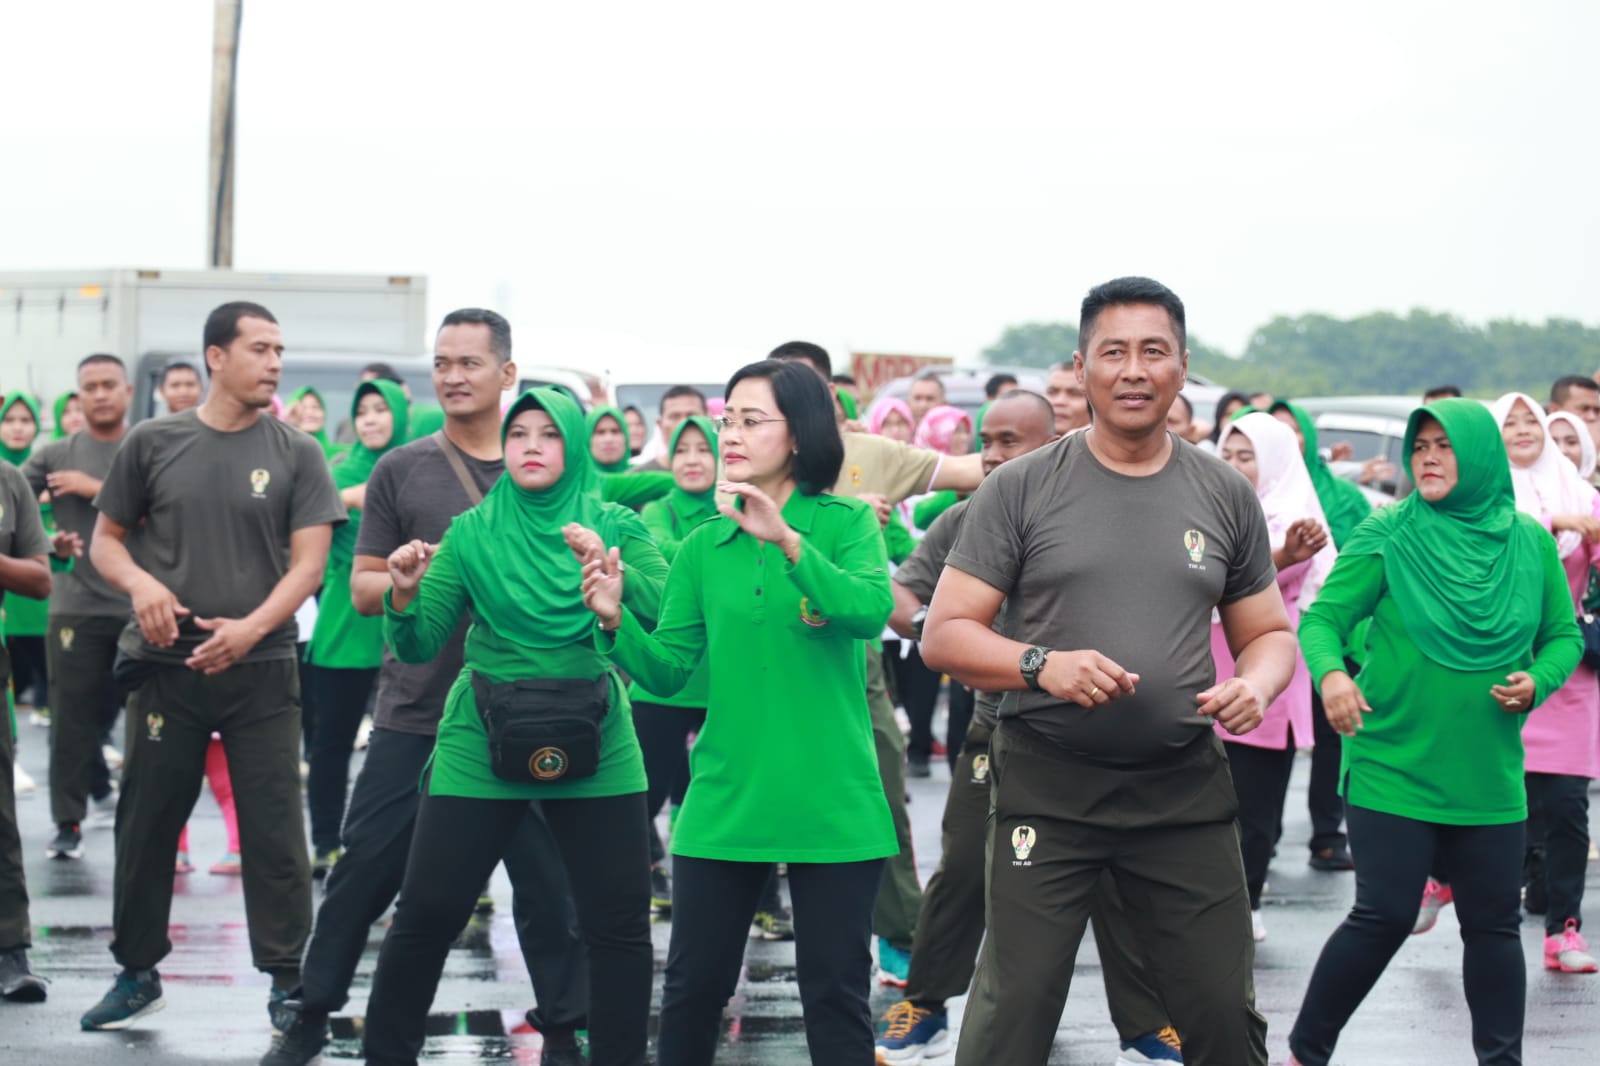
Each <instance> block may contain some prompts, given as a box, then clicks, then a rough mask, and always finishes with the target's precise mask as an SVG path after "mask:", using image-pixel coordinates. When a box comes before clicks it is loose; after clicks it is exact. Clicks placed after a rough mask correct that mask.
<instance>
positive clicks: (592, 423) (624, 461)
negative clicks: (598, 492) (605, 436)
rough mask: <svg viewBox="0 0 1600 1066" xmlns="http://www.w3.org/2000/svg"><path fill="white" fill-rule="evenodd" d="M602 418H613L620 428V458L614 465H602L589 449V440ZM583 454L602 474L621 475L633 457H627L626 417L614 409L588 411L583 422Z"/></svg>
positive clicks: (605, 408) (600, 408)
mask: <svg viewBox="0 0 1600 1066" xmlns="http://www.w3.org/2000/svg"><path fill="white" fill-rule="evenodd" d="M602 418H615V419H616V420H617V425H619V426H621V427H622V458H621V459H618V460H617V461H616V462H614V463H602V462H601V461H600V460H598V459H596V458H595V457H594V451H593V450H592V449H591V448H590V447H589V442H590V440H592V439H593V437H594V431H595V429H596V428H597V427H598V426H599V425H600V420H601V419H602ZM583 427H584V434H583V453H584V454H585V455H587V456H588V457H589V462H590V464H592V465H593V466H594V468H595V469H596V470H598V471H600V472H601V473H602V474H621V473H625V472H626V471H627V469H628V466H629V464H630V461H631V460H632V458H633V456H631V455H629V454H628V453H629V450H630V449H629V448H628V416H627V415H625V414H623V413H622V411H621V410H620V409H618V408H616V407H595V408H592V409H591V410H590V411H589V416H588V417H587V418H585V419H584V420H583Z"/></svg>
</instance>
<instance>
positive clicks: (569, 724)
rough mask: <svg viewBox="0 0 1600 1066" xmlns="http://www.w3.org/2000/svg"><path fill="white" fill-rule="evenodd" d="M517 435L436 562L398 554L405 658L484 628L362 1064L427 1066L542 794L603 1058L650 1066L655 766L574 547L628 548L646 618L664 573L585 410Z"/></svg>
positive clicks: (547, 418) (417, 841) (379, 982)
mask: <svg viewBox="0 0 1600 1066" xmlns="http://www.w3.org/2000/svg"><path fill="white" fill-rule="evenodd" d="M502 434H503V437H504V442H505V457H506V471H505V473H504V474H502V475H501V477H500V480H499V481H498V482H496V483H495V486H494V488H493V489H491V490H490V492H489V495H488V496H486V497H485V498H484V500H483V502H482V503H480V504H479V505H478V506H477V507H475V508H473V509H472V510H471V511H468V512H466V513H464V514H462V515H460V516H458V517H457V518H456V519H455V520H454V521H453V522H452V523H451V525H450V529H449V531H448V532H447V533H446V534H445V536H444V538H443V540H442V541H441V543H440V544H439V545H438V546H437V548H435V547H433V546H431V545H426V544H422V543H421V542H417V541H413V542H412V543H411V544H409V545H405V546H403V547H401V548H399V549H398V550H396V551H395V553H394V554H393V555H391V556H390V557H389V572H390V575H391V577H392V578H393V581H394V587H393V589H392V590H391V591H390V593H389V594H388V596H387V603H386V612H385V618H386V625H385V631H386V636H387V638H388V641H389V644H390V647H391V648H392V649H393V650H394V654H395V656H396V658H398V659H400V660H402V661H404V662H426V661H428V660H429V659H431V658H433V656H434V655H436V654H437V653H438V651H439V649H440V648H441V647H443V646H444V643H445V642H446V641H447V640H448V639H449V636H450V633H451V631H452V630H454V628H455V626H456V622H457V620H458V619H459V618H460V616H461V613H462V612H463V611H466V612H467V614H468V616H469V617H470V618H471V620H472V627H471V628H470V629H469V630H468V631H467V644H466V668H465V669H464V670H462V672H461V676H460V677H459V678H457V680H456V683H455V685H454V687H452V689H451V690H450V695H449V697H448V698H447V701H446V704H445V710H444V717H443V719H442V720H441V721H440V723H439V738H438V742H437V744H436V746H435V748H434V754H433V761H432V764H431V768H430V773H429V775H428V779H427V784H426V786H425V788H426V795H425V796H424V797H423V800H422V806H421V809H420V811H419V812H418V815H417V826H416V831H415V835H414V836H413V837H412V843H411V855H410V858H409V860H408V862H407V866H406V876H405V882H404V885H403V887H402V888H401V890H400V900H399V903H398V904H397V907H396V911H395V920H394V925H393V927H392V928H391V929H390V931H389V935H388V937H387V938H386V939H385V940H384V944H383V950H382V952H381V954H380V955H379V958H378V969H377V973H376V975H375V977H374V979H373V985H372V996H371V1000H370V1002H369V1004H368V1007H367V1031H366V1055H367V1061H368V1062H370V1063H384V1064H398V1063H404V1064H408V1066H409V1064H412V1063H415V1062H416V1061H417V1054H418V1052H419V1051H420V1050H421V1047H422V1042H423V1027H424V1023H425V1021H426V1018H427V1013H428V1008H429V1005H430V1004H431V1003H432V1001H433V993H434V990H435V989H436V987H437V985H438V981H439V974H440V971H441V970H442V968H443V965H444V959H445V955H446V953H447V952H448V951H449V948H450V942H451V940H452V938H454V936H455V935H456V933H457V932H459V931H460V929H461V927H462V926H463V925H464V924H466V921H467V918H468V916H469V915H470V914H471V912H472V908H473V905H474V904H475V903H476V902H477V899H478V890H479V889H480V888H481V887H482V886H483V883H484V881H485V879H486V878H487V877H488V876H489V873H490V871H491V870H493V868H494V865H495V863H497V862H498V861H499V860H500V856H501V853H502V852H503V851H504V849H505V844H506V841H507V840H508V839H509V838H510V837H511V835H512V834H513V832H514V831H515V830H516V827H517V826H518V824H520V822H521V821H522V819H523V818H524V817H525V816H526V814H527V808H528V801H529V800H534V799H537V800H541V801H543V808H544V814H545V818H546V820H547V821H548V822H549V824H550V829H551V831H552V833H553V834H554V835H555V838H556V841H557V844H558V845H559V846H560V848H561V852H562V856H563V858H564V859H565V862H566V867H567V873H568V876H569V877H570V879H571V882H572V888H573V897H574V899H575V901H576V903H577V909H578V921H579V925H580V927H581V929H582V933H583V940H584V943H585V945H586V946H587V948H588V951H589V961H590V997H591V998H590V1003H591V1007H590V1012H589V1029H590V1034H591V1037H590V1049H591V1061H592V1062H593V1063H594V1064H595V1066H640V1064H642V1063H643V1062H644V1061H645V1045H646V1028H647V1024H648V1021H649V1012H650V980H651V965H652V964H651V952H650V928H649V908H650V884H649V875H648V869H649V849H648V845H647V843H646V838H645V828H646V824H645V813H644V804H645V800H644V795H645V774H644V763H643V760H642V759H641V758H640V754H639V744H638V741H637V740H635V738H634V733H633V724H632V721H631V718H630V716H629V713H628V700H627V696H626V694H625V693H624V692H623V690H622V688H621V685H620V684H619V682H618V681H617V679H616V676H615V674H614V673H613V672H612V671H611V669H610V667H609V664H608V663H607V661H606V659H605V658H604V657H603V656H602V655H600V654H599V653H598V652H597V651H596V650H595V647H594V638H593V630H594V620H593V617H592V616H591V615H590V614H589V612H588V611H587V610H586V609H585V607H584V605H583V599H582V594H581V591H580V584H581V565H580V563H579V561H578V558H577V557H576V555H575V551H579V550H581V551H584V552H592V553H593V554H595V555H598V554H599V545H600V544H601V543H604V544H606V545H611V546H614V547H615V548H616V549H620V555H621V558H622V560H623V561H624V562H625V563H626V565H627V568H628V570H629V575H628V577H629V580H628V586H629V588H628V596H627V602H628V607H629V609H630V610H632V611H635V612H637V613H638V614H639V615H641V616H642V617H644V618H646V619H650V620H653V619H654V617H655V615H656V610H657V605H658V603H659V601H660V588H661V582H662V581H663V579H664V578H665V576H666V569H667V568H666V564H665V562H664V561H663V560H662V558H661V553H660V552H659V551H657V550H656V547H655V545H654V544H653V543H652V542H651V540H650V536H649V533H648V532H647V531H646V530H645V528H644V525H643V523H641V522H640V521H639V519H638V517H637V516H635V515H634V514H632V513H631V512H629V511H628V510H626V509H625V508H622V507H618V506H616V505H613V504H606V503H603V502H601V499H600V491H599V487H598V485H597V481H596V474H595V471H594V468H593V466H592V464H591V463H590V462H589V461H588V457H587V454H586V452H587V446H588V441H587V436H586V434H585V433H584V426H583V415H582V414H581V413H580V412H579V410H578V406H577V404H575V403H574V402H573V401H571V400H570V399H568V398H566V397H565V396H563V395H561V394H560V393H558V392H556V391H554V390H552V389H533V390H530V391H528V392H526V393H524V394H523V395H522V397H521V399H519V400H518V401H517V402H516V403H515V404H513V405H512V407H511V409H510V410H509V411H508V412H507V413H506V418H505V422H504V424H503V429H502ZM602 714H603V717H601V715H602ZM596 718H599V721H598V723H597V722H596V721H595V719H596ZM491 734H493V739H491Z"/></svg>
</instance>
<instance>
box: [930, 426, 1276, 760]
mask: <svg viewBox="0 0 1600 1066" xmlns="http://www.w3.org/2000/svg"><path fill="white" fill-rule="evenodd" d="M1172 441H1173V448H1172V456H1171V458H1170V459H1169V460H1168V461H1167V463H1166V465H1165V466H1163V467H1162V468H1161V469H1160V470H1158V471H1157V472H1156V473H1154V474H1150V475H1148V476H1144V477H1132V476H1129V475H1126V474H1121V473H1118V472H1116V471H1114V470H1111V469H1109V468H1108V467H1106V466H1104V465H1102V464H1101V462H1100V461H1099V460H1098V459H1096V458H1095V457H1094V454H1093V453H1092V452H1091V451H1090V450H1089V446H1088V442H1087V440H1086V439H1085V436H1084V434H1082V433H1074V434H1073V435H1071V436H1069V437H1065V438H1063V439H1061V440H1059V441H1056V442H1055V443H1053V444H1047V445H1045V446H1044V447H1043V448H1040V449H1039V450H1038V451H1034V452H1029V453H1028V454H1027V455H1024V456H1020V457H1019V458H1016V459H1013V460H1011V461H1010V462H1008V463H1006V464H1005V465H1004V466H1002V467H1000V468H999V469H998V470H996V471H995V472H994V473H992V474H990V475H989V476H988V477H987V478H985V479H984V482H983V485H982V486H981V487H980V488H979V489H978V491H977V492H976V493H975V494H974V495H973V496H972V500H971V502H970V503H969V504H968V506H967V508H966V514H965V516H964V519H963V522H962V528H961V535H960V537H959V538H958V539H957V541H956V546H955V548H954V549H953V550H952V551H951V552H950V555H949V565H950V566H953V567H955V568H956V569H958V570H961V571H963V572H965V573H968V574H971V575H972V576H973V577H976V578H978V579H979V580H980V581H983V582H984V583H986V584H988V585H990V586H991V587H993V588H995V589H998V590H999V591H1000V592H1002V593H1004V594H1005V596H1006V599H1007V601H1008V607H1009V611H1010V613H1009V620H1008V623H1007V626H1008V628H1009V629H1010V635H1011V636H1013V637H1015V638H1016V639H1017V640H1020V641H1024V642H1026V643H1028V644H1033V645H1042V646H1044V647H1046V648H1053V649H1060V650H1083V649H1093V650H1095V651H1098V652H1100V653H1101V654H1102V655H1105V656H1107V657H1108V658H1110V659H1111V660H1112V661H1114V662H1116V663H1117V664H1118V665H1119V666H1121V667H1122V668H1123V669H1125V670H1127V671H1128V672H1130V673H1134V674H1138V675H1139V683H1138V686H1137V689H1136V691H1135V692H1134V693H1132V694H1131V695H1124V696H1122V697H1121V698H1119V699H1117V700H1116V701H1115V702H1113V703H1110V704H1105V705H1101V706H1099V707H1095V708H1092V709H1091V708H1086V707H1081V706H1079V705H1078V704H1076V703H1067V702H1064V701H1062V700H1059V699H1057V698H1056V697H1054V696H1052V695H1051V694H1050V693H1048V692H1032V691H1029V692H1020V693H1018V694H1016V695H1015V696H1014V697H1013V694H1011V693H1008V694H1007V698H1006V699H1005V701H1004V702H1003V703H1002V704H1001V707H1000V717H1001V719H1002V720H1004V719H1007V718H1011V717H1016V718H1019V719H1021V720H1022V721H1023V722H1025V723H1027V724H1028V725H1029V726H1031V727H1032V728H1033V729H1035V730H1037V731H1038V732H1040V733H1042V734H1044V735H1045V736H1046V737H1048V738H1050V739H1051V740H1052V741H1054V742H1055V743H1057V744H1059V745H1061V746H1062V747H1063V748H1065V749H1067V750H1068V751H1070V752H1072V753H1074V754H1076V755H1079V756H1081V757H1083V758H1085V759H1088V760H1090V761H1092V762H1096V763H1100V764H1106V765H1113V766H1133V765H1138V764H1141V763H1148V762H1155V761H1158V760H1161V759H1164V758H1167V757H1169V756H1172V755H1174V754H1175V753H1176V752H1178V751H1179V750H1181V749H1183V748H1185V747H1187V746H1188V745H1189V744H1190V743H1191V742H1193V741H1195V740H1196V739H1198V738H1199V737H1200V736H1201V735H1203V734H1209V733H1210V732H1211V720H1210V719H1209V718H1202V717H1201V716H1200V715H1199V714H1198V713H1197V712H1198V710H1199V707H1200V704H1199V702H1198V701H1197V700H1196V699H1195V697H1196V696H1197V695H1198V694H1199V693H1200V692H1202V691H1204V690H1205V689H1208V688H1210V687H1211V686H1212V685H1213V684H1214V683H1215V681H1216V665H1215V663H1214V662H1213V661H1212V658H1211V612H1212V610H1213V609H1214V608H1216V607H1218V606H1219V605H1223V604H1229V603H1233V602H1234V601H1236V600H1241V599H1244V598H1245V597H1246V596H1251V595H1254V594H1255V593H1257V592H1260V591H1262V590H1263V589H1265V588H1268V587H1269V586H1271V585H1272V584H1273V583H1274V582H1275V581H1276V580H1277V568H1276V567H1274V566H1273V564H1272V547H1271V543H1270V541H1269V539H1268V535H1267V522H1266V518H1265V517H1264V516H1263V514H1262V511H1261V502H1260V500H1258V499H1257V497H1256V491H1255V489H1254V488H1252V487H1251V486H1250V482H1248V481H1246V480H1245V479H1244V477H1243V475H1241V474H1240V473H1239V472H1238V471H1236V470H1234V469H1233V468H1232V467H1230V466H1228V465H1227V464H1226V463H1222V462H1219V461H1218V460H1216V459H1214V458H1212V457H1211V456H1209V455H1206V454H1205V453H1204V452H1201V451H1199V450H1198V449H1196V448H1195V447H1194V446H1193V445H1190V444H1186V443H1184V442H1182V441H1180V440H1179V439H1178V438H1176V437H1173V438H1172Z"/></svg>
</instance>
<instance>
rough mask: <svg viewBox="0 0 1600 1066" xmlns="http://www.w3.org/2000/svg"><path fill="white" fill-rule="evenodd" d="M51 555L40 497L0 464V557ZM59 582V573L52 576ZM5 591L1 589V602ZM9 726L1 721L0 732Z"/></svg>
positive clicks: (13, 470) (19, 475)
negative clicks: (40, 507)
mask: <svg viewBox="0 0 1600 1066" xmlns="http://www.w3.org/2000/svg"><path fill="white" fill-rule="evenodd" d="M49 554H50V538H49V537H48V536H47V535H46V534H45V531H44V520H43V519H42V518H40V517H39V495H38V493H36V492H33V491H31V490H30V489H29V488H28V479H27V478H25V477H23V476H22V472H21V471H20V470H18V469H17V468H16V467H14V466H12V465H11V464H10V463H0V555H4V556H6V557H7V558H11V559H32V558H33V557H34V556H36V555H49ZM51 577H52V579H53V580H60V575H59V574H52V575H51ZM4 601H5V589H0V603H3V602H4ZM9 728H11V726H10V724H9V723H7V722H5V721H0V729H9Z"/></svg>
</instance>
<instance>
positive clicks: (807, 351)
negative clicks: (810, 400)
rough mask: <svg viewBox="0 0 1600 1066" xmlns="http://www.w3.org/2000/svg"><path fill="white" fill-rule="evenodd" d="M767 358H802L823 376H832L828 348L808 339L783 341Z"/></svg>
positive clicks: (788, 359)
mask: <svg viewBox="0 0 1600 1066" xmlns="http://www.w3.org/2000/svg"><path fill="white" fill-rule="evenodd" d="M767 358H768V359H776V360H778V361H779V362H783V363H787V362H789V361H790V360H792V359H804V360H805V361H806V362H808V363H810V364H811V365H812V366H814V367H816V368H817V370H818V371H820V372H821V373H822V376H823V377H825V378H832V377H833V360H832V359H830V358H828V350H827V349H826V348H824V347H823V346H822V345H820V344H812V343H811V342H810V341H784V342H783V343H782V344H780V345H778V346H777V347H776V348H774V349H772V351H771V352H770V353H768V355H767ZM752 365H753V364H752Z"/></svg>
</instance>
